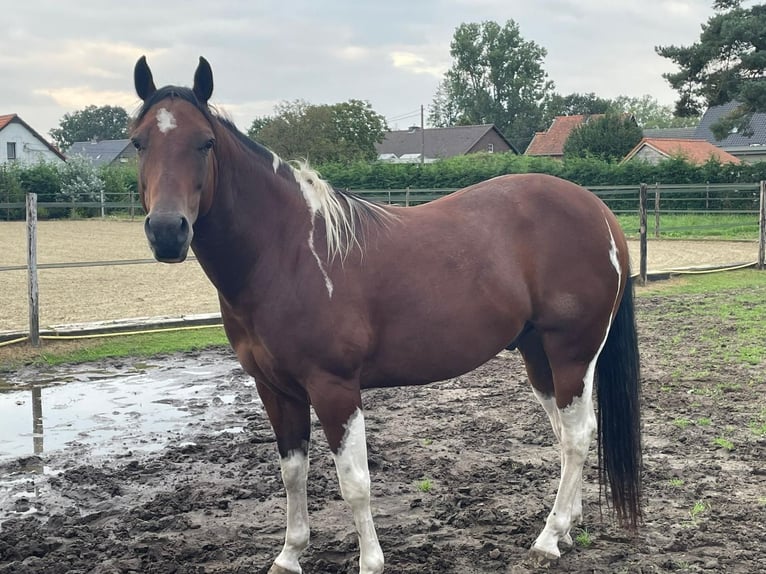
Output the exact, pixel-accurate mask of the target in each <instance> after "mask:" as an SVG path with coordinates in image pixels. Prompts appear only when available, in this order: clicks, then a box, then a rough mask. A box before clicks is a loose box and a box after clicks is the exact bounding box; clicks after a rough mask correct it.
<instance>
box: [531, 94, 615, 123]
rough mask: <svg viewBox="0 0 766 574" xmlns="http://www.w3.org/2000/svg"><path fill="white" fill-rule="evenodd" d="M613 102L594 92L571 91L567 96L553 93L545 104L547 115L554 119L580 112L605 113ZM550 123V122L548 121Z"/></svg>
mask: <svg viewBox="0 0 766 574" xmlns="http://www.w3.org/2000/svg"><path fill="white" fill-rule="evenodd" d="M612 104H613V102H612V101H611V100H608V99H605V98H599V97H598V96H597V95H596V94H594V93H593V92H590V93H588V94H578V93H571V94H568V95H566V96H562V95H560V94H552V95H551V96H550V97H549V98H548V100H547V101H546V104H545V109H546V115H548V116H550V119H551V120H552V119H553V118H554V117H556V116H573V115H578V114H585V115H593V114H605V113H606V112H607V111H609V109H610V108H611V107H612ZM547 123H550V122H547Z"/></svg>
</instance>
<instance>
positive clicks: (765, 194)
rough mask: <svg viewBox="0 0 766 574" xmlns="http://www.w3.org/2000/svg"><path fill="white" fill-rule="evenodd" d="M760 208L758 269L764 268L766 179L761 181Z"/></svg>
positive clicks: (765, 265)
mask: <svg viewBox="0 0 766 574" xmlns="http://www.w3.org/2000/svg"><path fill="white" fill-rule="evenodd" d="M760 204H761V208H760V210H759V214H760V216H759V224H758V230H759V233H758V269H760V270H762V271H763V270H764V269H766V181H761V203H760Z"/></svg>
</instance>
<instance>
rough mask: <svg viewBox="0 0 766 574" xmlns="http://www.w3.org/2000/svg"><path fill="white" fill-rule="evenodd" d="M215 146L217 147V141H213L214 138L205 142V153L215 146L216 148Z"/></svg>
mask: <svg viewBox="0 0 766 574" xmlns="http://www.w3.org/2000/svg"><path fill="white" fill-rule="evenodd" d="M214 145H215V139H213V138H210V139H209V140H207V141H206V142H205V146H204V147H203V149H204V150H205V151H210V150H211V149H213V146H214Z"/></svg>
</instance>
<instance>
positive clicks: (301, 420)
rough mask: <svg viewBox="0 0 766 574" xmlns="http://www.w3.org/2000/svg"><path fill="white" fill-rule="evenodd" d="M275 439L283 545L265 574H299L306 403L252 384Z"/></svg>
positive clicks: (304, 527)
mask: <svg viewBox="0 0 766 574" xmlns="http://www.w3.org/2000/svg"><path fill="white" fill-rule="evenodd" d="M256 384H257V388H258V394H259V395H260V397H261V400H262V401H263V405H264V407H265V409H266V413H267V414H268V416H269V420H270V421H271V426H272V428H273V429H274V434H275V435H276V438H277V449H278V451H279V463H280V467H281V471H282V482H283V484H284V486H285V495H286V498H287V528H286V530H285V544H284V546H283V547H282V551H281V552H280V553H279V556H277V558H276V559H275V560H274V564H273V565H272V566H271V568H270V569H269V574H301V572H302V569H301V566H300V562H299V559H300V556H301V554H302V553H303V551H304V550H305V549H306V547H307V546H308V544H309V534H310V530H309V513H308V501H307V495H306V479H307V476H308V471H309V457H308V455H309V440H310V436H311V419H310V410H309V403H308V400H306V401H299V400H296V399H293V398H286V397H284V396H280V395H277V394H275V393H274V392H272V391H271V390H270V389H269V388H268V387H266V386H264V385H262V384H260V383H256Z"/></svg>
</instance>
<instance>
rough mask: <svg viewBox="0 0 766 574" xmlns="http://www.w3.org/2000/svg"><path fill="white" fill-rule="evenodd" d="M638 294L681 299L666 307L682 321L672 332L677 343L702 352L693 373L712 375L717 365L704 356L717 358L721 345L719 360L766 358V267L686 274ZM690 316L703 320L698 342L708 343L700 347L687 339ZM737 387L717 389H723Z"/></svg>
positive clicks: (686, 375)
mask: <svg viewBox="0 0 766 574" xmlns="http://www.w3.org/2000/svg"><path fill="white" fill-rule="evenodd" d="M636 296H637V297H639V298H643V297H660V298H666V297H667V298H674V299H675V300H674V301H673V300H671V301H670V302H669V304H668V305H662V311H661V312H662V314H663V319H665V320H667V321H670V320H671V319H674V322H675V323H677V324H678V329H677V332H676V333H675V334H673V335H671V337H672V340H671V342H672V344H673V345H674V346H684V347H686V348H687V349H686V353H687V354H689V355H692V354H694V355H699V356H700V367H701V368H700V369H699V370H698V372H696V373H693V375H694V377H695V378H697V379H701V380H702V379H707V378H709V377H710V375H711V373H712V371H711V369H710V366H711V365H708V364H705V362H704V361H703V358H704V359H705V360H709V359H712V355H711V354H710V351H711V349H715V353H716V359H717V360H720V359H724V360H725V361H727V362H732V363H745V364H750V365H760V364H762V363H763V362H766V337H764V325H766V304H764V302H765V301H766V272H763V271H758V270H755V269H741V270H739V271H728V272H724V273H708V274H700V275H686V276H682V277H680V278H675V279H672V280H670V281H662V282H656V283H654V284H650V285H648V286H647V287H639V288H637V289H636ZM647 312H648V313H652V312H653V311H651V310H649V311H647ZM657 312H659V311H657ZM690 321H693V322H696V323H697V324H700V325H702V327H701V328H702V336H701V338H700V339H697V341H700V340H701V341H702V342H703V343H704V345H705V347H707V348H703V349H697V348H696V347H693V346H692V345H690V344H687V343H686V340H687V337H686V331H685V329H686V328H688V327H686V325H688V323H689V322H690ZM722 333H726V337H725V338H726V345H721V342H722V339H721V337H722ZM679 372H682V376H683V378H685V379H688V378H690V377H691V376H692V374H691V373H688V372H686V370H681V371H679ZM674 380H679V379H675V378H674ZM736 390H737V389H736V388H726V389H717V391H719V392H733V391H736Z"/></svg>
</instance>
